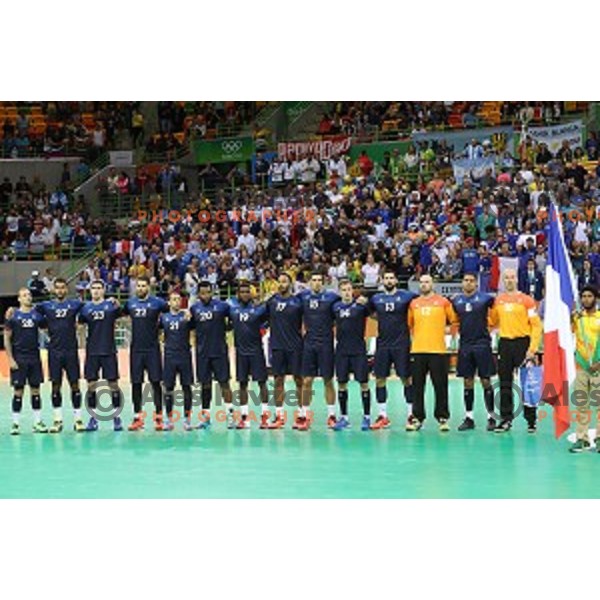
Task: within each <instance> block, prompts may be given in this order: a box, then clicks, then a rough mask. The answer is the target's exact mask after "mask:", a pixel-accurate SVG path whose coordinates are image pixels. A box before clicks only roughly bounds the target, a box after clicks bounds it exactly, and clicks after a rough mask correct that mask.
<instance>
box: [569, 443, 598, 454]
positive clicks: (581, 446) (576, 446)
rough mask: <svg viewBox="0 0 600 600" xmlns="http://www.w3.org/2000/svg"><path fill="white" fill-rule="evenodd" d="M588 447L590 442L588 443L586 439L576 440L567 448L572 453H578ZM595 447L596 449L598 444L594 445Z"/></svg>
mask: <svg viewBox="0 0 600 600" xmlns="http://www.w3.org/2000/svg"><path fill="white" fill-rule="evenodd" d="M590 447H591V444H590V443H589V441H588V440H577V441H576V442H575V443H574V444H573V445H572V446H571V447H570V448H569V452H572V453H573V454H580V453H581V452H585V451H586V450H589V449H590ZM596 449H598V446H596Z"/></svg>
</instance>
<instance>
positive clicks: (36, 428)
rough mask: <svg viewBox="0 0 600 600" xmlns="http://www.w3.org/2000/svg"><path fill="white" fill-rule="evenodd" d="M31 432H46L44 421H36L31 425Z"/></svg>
mask: <svg viewBox="0 0 600 600" xmlns="http://www.w3.org/2000/svg"><path fill="white" fill-rule="evenodd" d="M33 433H48V427H46V425H45V424H44V421H38V422H37V423H36V424H35V425H34V426H33Z"/></svg>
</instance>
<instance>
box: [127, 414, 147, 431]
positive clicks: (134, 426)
mask: <svg viewBox="0 0 600 600" xmlns="http://www.w3.org/2000/svg"><path fill="white" fill-rule="evenodd" d="M127 429H128V430H129V431H141V430H142V429H144V421H142V419H140V418H139V417H135V419H133V421H132V422H131V425H130V426H129V427H128V428H127Z"/></svg>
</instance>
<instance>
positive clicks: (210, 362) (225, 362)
mask: <svg viewBox="0 0 600 600" xmlns="http://www.w3.org/2000/svg"><path fill="white" fill-rule="evenodd" d="M196 375H197V378H198V381H199V382H200V383H205V384H206V383H212V382H213V380H214V381H218V382H219V383H227V382H228V381H229V379H230V377H231V375H230V372H229V357H228V356H227V355H225V354H224V355H223V356H216V357H212V358H205V357H203V356H198V355H197V354H196Z"/></svg>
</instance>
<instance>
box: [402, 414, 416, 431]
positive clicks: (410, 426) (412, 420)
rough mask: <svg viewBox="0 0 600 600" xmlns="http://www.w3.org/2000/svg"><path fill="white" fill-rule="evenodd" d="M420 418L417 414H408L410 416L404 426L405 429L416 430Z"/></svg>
mask: <svg viewBox="0 0 600 600" xmlns="http://www.w3.org/2000/svg"><path fill="white" fill-rule="evenodd" d="M418 422H419V420H418V419H417V417H415V415H408V418H407V419H406V425H405V426H404V429H405V430H406V431H416V430H415V423H418Z"/></svg>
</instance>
